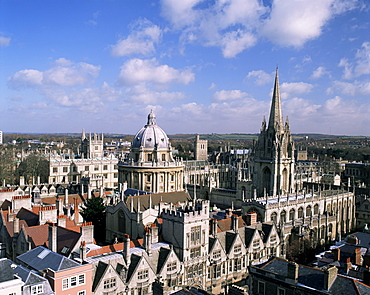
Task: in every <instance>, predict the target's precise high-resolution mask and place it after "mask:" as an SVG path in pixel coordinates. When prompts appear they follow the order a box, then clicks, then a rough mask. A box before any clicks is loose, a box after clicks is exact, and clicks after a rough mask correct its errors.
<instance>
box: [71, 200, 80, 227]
mask: <svg viewBox="0 0 370 295" xmlns="http://www.w3.org/2000/svg"><path fill="white" fill-rule="evenodd" d="M73 204H74V205H73V209H74V219H75V224H78V223H79V222H80V221H79V215H80V210H79V208H78V199H77V198H76V197H74V198H73Z"/></svg>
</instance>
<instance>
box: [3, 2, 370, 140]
mask: <svg viewBox="0 0 370 295" xmlns="http://www.w3.org/2000/svg"><path fill="white" fill-rule="evenodd" d="M276 66H278V68H279V79H280V85H281V93H282V101H283V115H284V116H288V117H289V122H290V125H291V131H292V132H294V133H326V134H343V135H367V136H369V135H370V127H369V126H370V116H369V114H370V99H369V98H370V5H369V2H368V1H365V0H363V1H362V0H359V1H357V0H310V1H304V0H274V1H270V0H264V1H257V0H213V1H207V0H181V1H179V0H158V1H150V0H125V1H122V0H106V1H103V0H101V1H94V0H88V1H87V0H86V1H84V0H79V1H77V0H75V1H72V0H68V1H67V0H63V1H61V0H59V1H58V0H55V1H46V0H44V1H41V0H33V1H29V0H14V1H10V0H8V1H3V0H0V69H1V70H0V116H1V124H0V125H1V126H0V130H3V131H4V132H80V131H81V129H82V128H84V129H85V130H86V131H87V132H107V133H123V134H133V133H135V132H136V131H137V130H139V129H140V128H141V127H142V126H143V125H144V124H145V123H146V117H147V114H148V113H149V111H150V109H153V110H154V112H155V114H156V116H157V123H158V125H159V126H161V127H162V128H163V129H164V130H165V131H166V132H167V133H168V134H175V133H198V134H202V133H239V132H240V133H257V132H259V130H260V126H261V122H262V118H263V116H266V117H267V116H268V114H269V108H270V101H271V92H272V88H273V79H274V73H275V68H276Z"/></svg>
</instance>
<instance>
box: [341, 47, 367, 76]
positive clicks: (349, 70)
mask: <svg viewBox="0 0 370 295" xmlns="http://www.w3.org/2000/svg"><path fill="white" fill-rule="evenodd" d="M338 66H339V67H342V68H344V69H343V79H347V80H350V79H353V78H356V77H360V76H362V75H368V74H370V42H364V43H362V46H361V48H360V49H358V50H357V52H356V55H355V58H354V59H353V61H350V60H349V59H348V58H342V59H341V60H340V61H339V64H338Z"/></svg>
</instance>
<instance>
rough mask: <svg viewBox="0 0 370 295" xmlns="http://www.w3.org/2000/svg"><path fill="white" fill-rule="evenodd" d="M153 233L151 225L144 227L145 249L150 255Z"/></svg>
mask: <svg viewBox="0 0 370 295" xmlns="http://www.w3.org/2000/svg"><path fill="white" fill-rule="evenodd" d="M151 239H152V233H151V232H150V228H149V227H144V245H143V246H144V249H145V250H146V253H148V255H149V256H151V255H152V241H151Z"/></svg>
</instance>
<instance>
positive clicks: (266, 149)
mask: <svg viewBox="0 0 370 295" xmlns="http://www.w3.org/2000/svg"><path fill="white" fill-rule="evenodd" d="M250 171H251V175H252V181H253V189H254V190H256V193H257V196H260V197H261V196H264V195H265V194H267V195H269V196H275V195H282V194H287V193H291V192H293V191H294V142H293V139H292V136H291V134H290V128H289V121H288V117H287V118H286V120H285V123H284V122H283V115H282V107H281V99H280V86H279V76H278V69H276V76H275V86H274V93H273V95H272V102H271V110H270V117H269V121H268V125H267V124H266V119H265V118H263V121H262V127H261V132H260V134H259V137H258V139H257V141H256V142H255V143H254V145H253V149H252V154H251V162H250Z"/></svg>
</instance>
